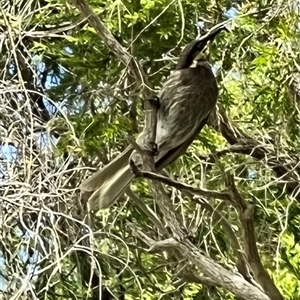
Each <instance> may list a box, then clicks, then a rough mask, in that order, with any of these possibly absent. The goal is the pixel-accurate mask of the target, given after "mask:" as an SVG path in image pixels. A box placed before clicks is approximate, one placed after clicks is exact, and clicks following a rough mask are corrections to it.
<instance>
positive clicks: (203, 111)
mask: <svg viewBox="0 0 300 300" xmlns="http://www.w3.org/2000/svg"><path fill="white" fill-rule="evenodd" d="M221 30H222V28H221V29H220V30H218V31H217V32H214V33H213V34H212V35H210V36H208V37H207V38H206V40H200V41H193V42H192V43H190V44H189V45H187V46H186V47H185V49H184V50H183V52H182V54H181V56H180V59H179V61H178V64H177V67H176V70H175V71H173V72H172V73H171V75H170V77H169V78H168V79H167V81H166V82H165V83H164V85H163V87H162V89H161V91H160V93H159V95H158V96H159V99H160V107H159V109H158V111H157V114H158V115H157V133H156V141H155V142H156V144H157V146H158V155H157V156H155V158H154V159H155V164H156V168H157V169H158V170H161V169H162V168H164V167H165V166H167V165H168V164H170V163H172V162H173V161H174V160H176V159H177V158H178V157H179V156H180V155H182V154H184V153H185V151H186V149H187V148H188V146H189V145H190V144H191V143H192V141H193V140H194V139H195V137H196V136H197V135H198V134H199V132H200V131H201V129H202V128H203V126H204V125H205V124H206V121H207V119H208V117H209V114H210V112H211V111H212V109H213V108H214V107H215V105H216V102H217V97H218V88H217V83H216V80H215V77H214V74H213V73H212V70H211V67H210V65H209V64H208V63H207V62H205V61H198V63H197V65H196V66H195V67H194V68H190V66H191V64H192V62H193V60H194V59H195V58H196V55H197V54H199V52H200V51H202V50H203V48H204V47H205V46H206V44H207V42H208V41H209V40H211V39H212V38H213V37H214V36H215V35H216V34H217V33H218V32H219V31H221ZM142 141H143V133H141V134H140V135H139V137H138V138H137V140H136V142H137V143H138V144H139V145H143V144H144V143H143V142H142ZM129 159H133V161H134V162H135V163H137V164H138V165H139V163H138V161H139V160H140V157H139V155H138V153H136V152H135V151H133V148H132V146H128V147H127V148H126V149H125V151H124V152H123V153H121V154H120V155H119V156H118V157H116V158H115V159H114V160H112V161H111V162H110V163H109V164H108V165H106V166H105V167H104V168H103V169H101V170H99V171H97V172H96V173H95V174H94V175H93V176H91V177H90V178H89V179H87V180H86V181H85V182H83V183H82V185H81V187H80V188H81V190H82V191H85V192H93V194H92V195H91V197H90V199H89V201H90V205H91V208H92V209H93V210H98V209H103V208H107V207H109V206H111V205H112V204H113V203H115V201H117V199H118V198H119V196H120V195H122V194H123V193H124V192H125V190H126V188H127V187H128V185H129V184H130V182H131V180H132V179H133V178H134V175H133V173H132V171H131V169H130V167H129Z"/></svg>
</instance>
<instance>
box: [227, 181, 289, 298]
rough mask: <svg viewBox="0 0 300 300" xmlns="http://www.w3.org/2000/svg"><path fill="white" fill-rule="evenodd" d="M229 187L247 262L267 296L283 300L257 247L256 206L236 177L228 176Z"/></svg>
mask: <svg viewBox="0 0 300 300" xmlns="http://www.w3.org/2000/svg"><path fill="white" fill-rule="evenodd" d="M226 182H227V186H228V189H229V191H230V194H231V200H232V204H233V205H234V207H235V208H236V209H237V211H238V214H239V219H240V222H241V224H242V227H243V239H244V243H245V253H246V257H247V261H248V262H249V264H250V267H251V269H252V271H253V273H254V277H255V279H256V280H257V281H258V283H259V284H260V285H261V286H262V287H263V289H264V291H265V292H266V294H267V295H268V296H269V297H270V299H272V300H283V297H282V296H281V294H280V292H279V290H278V289H277V287H276V285H275V284H274V282H273V281H272V279H271V277H270V276H269V274H268V272H267V271H266V270H265V268H264V266H263V264H262V262H261V260H260V257H259V253H258V249H257V246H256V234H255V222H254V205H253V204H248V203H247V202H246V201H245V200H244V199H243V197H242V196H241V194H240V193H239V191H238V189H237V188H236V186H235V183H234V177H233V176H232V175H227V178H226Z"/></svg>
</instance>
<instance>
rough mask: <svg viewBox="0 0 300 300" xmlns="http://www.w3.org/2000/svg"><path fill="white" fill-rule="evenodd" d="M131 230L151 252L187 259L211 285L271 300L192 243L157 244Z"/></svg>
mask: <svg viewBox="0 0 300 300" xmlns="http://www.w3.org/2000/svg"><path fill="white" fill-rule="evenodd" d="M130 227H131V229H132V231H133V233H134V235H135V236H137V237H138V238H139V239H140V240H142V241H143V242H144V243H146V244H147V245H148V246H149V247H150V249H149V251H150V252H163V251H165V250H169V251H171V252H175V253H177V255H178V256H179V257H181V258H185V259H187V260H188V261H189V262H191V263H192V264H193V265H195V266H196V267H198V268H199V269H200V270H201V272H202V273H203V274H204V276H207V277H209V278H210V279H211V281H210V284H211V285H212V284H214V285H215V286H220V287H223V288H225V289H228V290H230V291H232V292H233V293H234V294H235V295H236V296H238V297H240V298H241V299H245V300H270V298H269V297H268V296H266V295H265V294H264V293H263V292H262V291H260V290H259V289H258V288H257V287H255V286H253V285H252V284H250V283H249V282H247V281H245V280H244V278H243V277H241V276H239V275H236V274H234V273H232V272H230V271H229V270H227V269H225V268H223V267H222V266H220V265H218V264H217V263H215V262H214V261H213V260H212V259H210V258H208V257H206V256H204V255H203V254H202V253H201V252H200V250H199V249H197V248H196V247H194V246H193V245H192V244H190V243H185V244H183V243H181V242H178V241H176V240H174V239H173V238H169V239H167V240H164V241H160V242H156V241H154V240H153V239H151V238H149V237H148V236H147V235H145V234H144V233H143V232H142V231H141V230H139V229H137V228H136V227H135V226H134V225H133V224H131V226H130Z"/></svg>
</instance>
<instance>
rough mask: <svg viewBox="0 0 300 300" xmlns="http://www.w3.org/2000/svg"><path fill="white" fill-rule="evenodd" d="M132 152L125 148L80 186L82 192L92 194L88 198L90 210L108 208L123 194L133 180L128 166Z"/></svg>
mask: <svg viewBox="0 0 300 300" xmlns="http://www.w3.org/2000/svg"><path fill="white" fill-rule="evenodd" d="M132 151H133V148H132V147H131V146H129V147H127V148H126V149H125V150H124V151H123V152H122V153H121V154H120V155H119V156H117V157H116V158H115V159H114V160H112V161H111V162H110V163H109V164H108V165H106V166H105V167H104V168H102V169H101V170H99V171H97V172H96V173H95V174H94V175H93V176H91V177H90V178H89V179H87V180H86V181H84V182H83V183H82V184H81V186H80V189H81V191H82V192H89V193H91V192H93V193H92V195H91V196H90V198H89V203H90V207H91V209H92V210H99V209H104V208H108V207H110V206H111V205H112V204H113V203H114V202H116V201H117V200H118V198H119V197H120V196H121V195H122V194H123V193H124V192H125V189H126V188H127V186H128V185H129V183H130V182H131V180H132V179H133V178H134V175H133V173H132V171H131V168H130V166H129V164H128V161H129V158H130V155H131V153H132Z"/></svg>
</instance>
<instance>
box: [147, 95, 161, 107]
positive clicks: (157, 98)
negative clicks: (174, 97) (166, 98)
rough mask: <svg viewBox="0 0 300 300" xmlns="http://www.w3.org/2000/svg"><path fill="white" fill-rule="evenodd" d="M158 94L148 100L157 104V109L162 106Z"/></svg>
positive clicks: (154, 104) (152, 103)
mask: <svg viewBox="0 0 300 300" xmlns="http://www.w3.org/2000/svg"><path fill="white" fill-rule="evenodd" d="M159 100H160V99H159V97H158V96H153V97H152V98H149V99H148V101H149V102H150V104H151V105H153V106H155V107H156V108H157V109H159V108H160V101H159Z"/></svg>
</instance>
